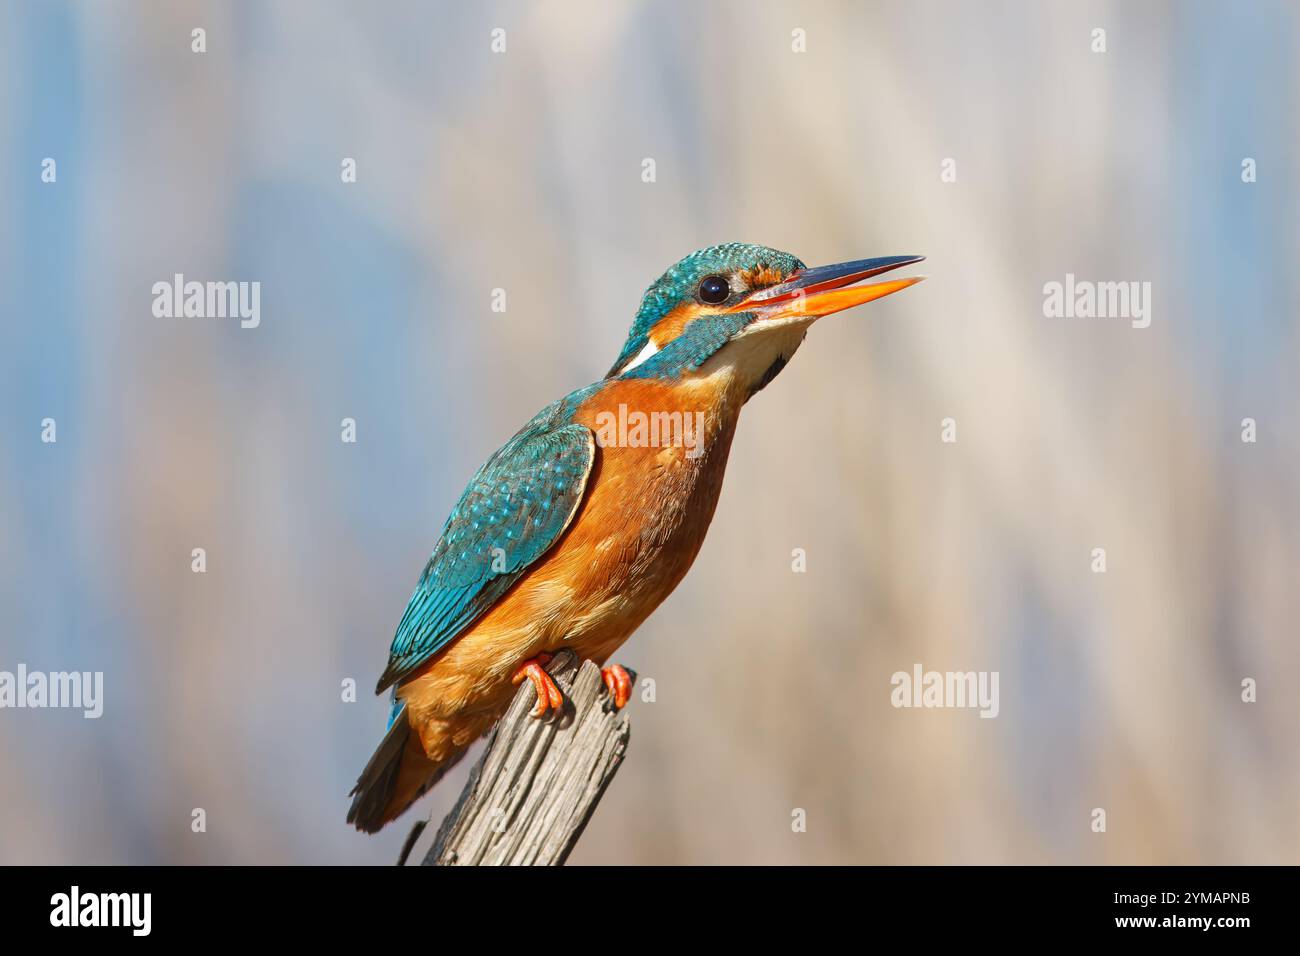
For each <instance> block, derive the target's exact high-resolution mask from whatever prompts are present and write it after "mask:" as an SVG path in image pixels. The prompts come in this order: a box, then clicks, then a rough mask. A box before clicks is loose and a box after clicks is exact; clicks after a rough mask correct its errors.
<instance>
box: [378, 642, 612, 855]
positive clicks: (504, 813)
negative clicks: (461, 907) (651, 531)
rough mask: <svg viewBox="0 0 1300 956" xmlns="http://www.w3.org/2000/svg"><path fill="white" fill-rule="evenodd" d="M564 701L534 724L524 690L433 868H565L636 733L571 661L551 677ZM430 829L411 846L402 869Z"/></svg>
mask: <svg viewBox="0 0 1300 956" xmlns="http://www.w3.org/2000/svg"><path fill="white" fill-rule="evenodd" d="M546 669H547V670H548V671H549V672H550V674H551V676H552V677H554V678H555V682H556V683H557V684H559V686H560V689H561V690H562V691H563V692H564V696H565V698H566V706H565V708H564V711H563V712H562V713H561V714H560V715H556V716H552V717H550V718H542V719H537V718H534V717H531V716H530V715H529V711H531V710H532V709H533V705H534V704H535V703H536V700H537V696H536V693H535V691H534V690H533V686H532V683H531V682H530V681H524V682H523V684H522V685H521V686H520V688H519V692H518V693H517V694H515V699H514V700H513V701H512V702H511V704H510V709H509V710H508V711H506V715H505V716H504V717H502V718H501V720H500V721H499V722H498V723H497V726H496V728H495V729H494V730H493V731H492V734H491V736H490V738H489V740H488V745H487V750H486V751H485V752H484V754H483V756H482V757H481V758H480V759H479V761H478V763H477V764H475V765H474V769H473V770H472V771H471V772H470V776H469V781H468V783H466V784H465V789H464V790H463V791H462V792H461V795H460V799H459V800H457V801H456V806H455V807H453V808H452V811H451V813H449V814H447V817H446V819H444V820H443V821H442V826H440V827H439V828H438V835H437V837H436V838H435V839H434V841H433V847H432V848H431V849H430V850H429V852H428V854H427V855H426V856H425V858H424V865H425V866H492V865H512V866H518V865H527V866H560V865H562V864H563V863H564V861H565V859H566V858H567V857H568V855H569V852H570V851H571V850H572V849H573V847H574V845H575V844H576V843H577V842H578V837H580V836H582V830H583V828H584V827H585V826H586V825H587V821H588V820H590V819H591V814H592V813H593V812H594V811H595V809H596V804H597V803H599V802H600V798H601V797H602V796H603V795H604V793H605V788H606V787H608V786H609V782H610V781H611V780H613V779H614V774H615V773H616V772H618V768H619V765H620V764H622V762H623V755H624V754H625V753H626V752H627V743H628V739H629V737H631V734H632V729H631V725H630V723H629V721H628V717H627V714H626V713H621V712H618V711H615V710H614V709H613V705H612V703H611V702H610V698H609V695H608V693H607V692H606V690H605V684H604V681H603V679H602V678H601V674H600V668H599V667H597V666H596V665H595V664H593V663H592V662H591V661H585V662H583V664H582V666H581V667H579V666H578V658H577V656H576V655H575V654H574V653H573V652H572V651H567V650H565V651H561V652H559V653H558V654H556V655H555V657H553V658H552V659H551V662H550V663H549V664H548V665H547V668H546ZM424 827H425V824H423V823H421V824H418V825H417V826H416V829H415V830H413V831H412V833H411V835H410V837H408V838H407V841H406V846H405V847H404V848H403V850H402V859H401V860H399V861H398V862H399V863H401V862H403V861H404V860H405V858H406V856H407V854H409V853H410V851H411V848H412V847H413V846H414V844H415V841H416V839H417V838H418V837H419V835H420V832H421V831H422V830H423V829H424Z"/></svg>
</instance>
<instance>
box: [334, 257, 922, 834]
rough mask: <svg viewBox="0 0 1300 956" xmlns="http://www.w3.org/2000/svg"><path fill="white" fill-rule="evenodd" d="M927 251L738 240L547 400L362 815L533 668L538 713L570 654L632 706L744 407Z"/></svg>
mask: <svg viewBox="0 0 1300 956" xmlns="http://www.w3.org/2000/svg"><path fill="white" fill-rule="evenodd" d="M923 258H924V257H923V256H887V257H882V258H874V259H859V260H855V261H851V262H842V263H838V264H835V265H827V266H818V267H811V268H810V267H808V266H806V265H805V264H804V263H803V262H802V261H801V260H799V259H798V258H796V257H795V256H793V255H791V254H789V253H786V252H780V251H777V250H775V249H771V248H768V247H766V246H761V245H754V244H750V243H739V242H732V243H724V244H721V245H714V246H709V247H708V248H704V249H700V250H698V251H696V252H692V253H691V254H690V255H688V256H686V257H685V258H683V259H682V260H680V261H679V262H677V263H676V264H675V265H673V266H671V267H670V268H669V269H668V270H667V271H666V272H664V273H663V275H662V276H660V277H659V278H658V279H657V280H655V281H654V282H653V283H652V284H651V285H650V287H649V288H648V289H647V290H646V292H645V294H644V296H643V297H642V299H641V304H640V307H639V308H638V310H637V312H636V315H635V318H634V320H633V322H632V327H631V329H630V331H629V332H628V336H627V340H626V342H625V344H624V345H623V348H622V350H621V351H620V352H619V354H618V358H617V359H616V360H615V361H614V364H613V366H612V367H611V368H610V370H609V372H608V373H606V375H605V376H604V378H602V379H600V380H599V381H597V382H595V383H593V384H591V385H588V386H586V387H585V388H580V389H578V390H577V391H575V392H572V393H570V394H569V395H566V396H565V397H564V398H561V399H559V400H558V401H556V402H553V403H552V404H550V405H548V406H546V407H545V408H544V409H542V410H541V411H540V412H538V414H537V415H535V416H534V417H533V418H532V419H531V420H530V421H528V422H527V424H525V425H524V426H523V427H522V428H521V429H519V431H518V432H516V433H515V435H514V436H513V437H512V438H511V439H510V440H509V441H507V442H506V443H505V444H504V445H502V446H501V447H500V448H499V449H498V450H497V451H496V452H494V453H493V454H492V455H491V456H490V457H489V458H488V459H487V461H486V462H485V463H484V464H483V465H482V467H480V468H479V470H478V471H477V472H476V473H475V475H474V476H473V477H472V478H471V479H470V481H469V484H468V485H467V486H466V488H465V489H464V491H463V492H462V494H461V496H460V498H459V500H458V501H457V502H456V504H455V506H454V507H453V508H452V511H451V515H450V516H449V517H448V518H447V521H446V524H445V525H444V526H443V529H442V534H441V536H440V537H439V538H438V541H437V543H436V545H435V546H434V548H433V552H432V555H431V556H430V558H429V560H428V563H427V564H426V565H425V567H424V571H423V573H422V574H421V575H420V578H419V581H418V583H417V584H416V586H415V590H414V593H413V594H412V595H411V598H410V601H409V602H408V604H407V606H406V610H405V612H404V613H403V615H402V618H401V621H400V622H399V624H398V626H397V631H396V634H395V636H394V638H393V641H392V646H391V648H390V651H389V658H388V664H387V666H386V668H385V669H384V671H383V673H382V675H381V676H380V678H379V681H378V684H377V686H376V688H375V693H376V694H382V693H383V692H384V691H385V690H388V689H390V688H391V692H392V705H391V708H390V712H389V718H388V727H387V731H386V733H385V735H384V737H383V739H382V740H381V742H380V743H379V745H378V747H377V748H376V749H375V751H374V754H373V755H372V756H371V758H370V760H369V761H368V762H367V763H366V766H365V768H364V769H363V770H362V772H361V774H360V776H359V777H358V779H357V783H356V786H355V787H354V789H353V790H352V793H351V794H350V796H351V797H352V804H351V806H350V808H349V810H348V815H347V822H348V823H350V824H352V825H354V826H355V827H356V828H357V829H358V830H361V831H363V832H367V833H375V832H378V831H379V830H380V829H381V828H382V827H383V826H384V825H385V824H387V823H389V822H390V821H392V820H394V819H395V818H396V817H398V816H400V815H401V814H402V813H403V812H404V811H405V810H406V809H407V808H409V807H410V806H411V804H412V803H414V802H415V801H416V800H417V799H418V798H419V797H420V796H421V795H422V794H424V793H425V792H426V791H427V790H428V789H429V788H430V787H432V786H433V785H434V784H435V783H436V782H437V781H438V780H439V779H440V778H441V777H442V776H443V774H445V773H446V771H447V770H448V769H449V768H450V767H451V766H453V765H454V764H455V763H456V761H457V760H458V759H459V758H460V757H461V756H463V755H464V753H465V751H466V750H467V749H468V748H469V747H470V746H471V745H472V744H473V743H474V741H476V740H477V739H478V738H479V737H481V736H483V735H484V734H485V733H487V731H489V730H490V729H491V728H492V726H493V725H494V724H495V723H496V721H497V720H499V719H500V717H501V716H502V715H503V714H504V713H505V711H506V709H507V708H508V707H509V704H510V701H511V699H512V698H513V696H514V694H515V692H516V687H517V685H519V684H521V683H522V682H523V681H525V680H527V681H529V682H531V684H532V686H533V688H534V690H535V692H536V702H535V704H534V706H533V709H532V711H531V713H532V715H533V716H534V717H538V718H543V717H546V716H547V715H548V714H554V713H556V712H560V711H562V709H563V707H564V696H563V694H562V693H561V691H560V689H559V687H558V686H557V685H556V684H555V682H554V680H553V679H552V678H551V677H550V675H549V674H548V673H547V671H546V664H547V663H548V661H549V660H550V657H551V656H552V655H553V654H554V653H555V652H556V651H558V650H559V649H561V648H570V649H571V650H573V651H574V652H575V653H576V654H577V655H578V657H579V658H580V659H590V660H592V661H594V662H596V663H597V664H599V665H601V667H602V671H601V674H602V678H603V680H604V683H605V686H606V689H607V691H608V695H609V705H610V706H613V707H617V708H621V707H623V706H624V705H625V704H626V703H627V701H628V700H629V698H630V696H631V694H632V693H633V690H634V685H633V674H632V672H630V671H628V669H627V668H625V667H623V666H621V665H618V664H607V663H606V662H607V661H608V660H609V658H610V657H611V656H612V655H613V653H614V652H615V650H617V649H618V647H619V646H620V645H622V644H623V642H624V641H625V640H626V639H627V638H628V637H629V636H630V635H631V634H632V633H633V632H634V631H635V630H636V629H637V628H638V627H639V626H640V625H641V623H642V622H643V621H645V619H646V618H647V617H648V616H649V615H650V614H651V612H653V611H654V610H655V609H656V608H657V607H658V606H659V604H660V603H661V602H662V601H663V600H664V599H665V598H667V597H668V595H669V594H670V593H672V591H673V589H674V588H675V587H676V586H677V585H678V583H680V582H681V580H682V579H683V577H684V576H685V575H686V573H687V571H688V570H689V569H690V567H691V564H692V563H693V562H694V560H695V557H696V555H697V554H698V553H699V550H700V547H701V545H702V544H703V542H704V537H705V532H706V531H707V530H708V527H709V523H710V522H711V520H712V518H713V513H714V509H715V507H716V505H717V502H718V496H719V493H720V492H721V490H722V479H723V473H724V471H725V470H726V464H727V457H728V454H729V452H730V449H731V443H732V437H733V436H734V434H735V431H736V425H737V422H738V420H739V416H740V410H741V408H742V407H743V406H744V405H745V403H746V402H748V401H749V400H750V399H751V398H753V397H754V396H755V395H756V394H757V393H758V392H760V391H762V390H763V389H764V388H765V387H766V386H767V385H769V384H770V383H771V382H772V380H773V379H774V378H775V377H776V376H777V375H778V374H780V372H781V370H782V369H783V368H785V366H786V363H787V362H789V361H790V358H791V357H792V356H793V355H794V353H795V350H796V349H798V348H799V346H800V344H801V343H802V342H803V340H804V336H805V335H806V333H807V331H808V329H809V327H810V326H811V325H812V324H813V323H814V322H816V321H817V320H818V319H820V318H822V317H824V316H827V315H831V314H832V313H836V312H841V311H843V310H845V309H849V308H852V307H854V306H858V305H862V304H864V303H866V302H870V301H872V300H874V299H879V298H881V297H883V296H886V295H890V294H891V293H894V292H898V291H899V290H901V289H905V288H907V287H908V286H911V285H913V284H914V283H916V282H919V281H921V279H922V278H924V276H913V277H909V278H898V279H891V280H882V281H875V282H864V280H867V279H872V278H874V277H876V276H879V275H881V274H883V273H886V272H889V271H890V270H893V269H897V268H899V267H902V266H907V265H911V264H912V263H916V262H920V261H921V260H922V259H923ZM647 421H650V422H654V423H656V424H658V425H661V426H662V427H658V428H654V427H646V423H647Z"/></svg>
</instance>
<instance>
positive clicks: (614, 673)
mask: <svg viewBox="0 0 1300 956" xmlns="http://www.w3.org/2000/svg"><path fill="white" fill-rule="evenodd" d="M600 676H601V677H603V678H605V686H606V687H607V688H609V696H610V697H611V698H613V700H614V709H615V710H621V709H622V708H623V707H624V706H625V705H626V704H627V702H628V701H629V700H631V699H632V675H631V674H629V673H628V670H627V668H626V667H624V666H623V665H622V664H610V665H609V666H608V667H602V668H601V669H600Z"/></svg>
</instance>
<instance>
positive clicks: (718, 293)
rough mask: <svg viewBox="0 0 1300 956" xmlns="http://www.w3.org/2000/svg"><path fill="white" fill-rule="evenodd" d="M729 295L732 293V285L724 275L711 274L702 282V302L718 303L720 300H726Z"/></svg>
mask: <svg viewBox="0 0 1300 956" xmlns="http://www.w3.org/2000/svg"><path fill="white" fill-rule="evenodd" d="M729 295H731V286H729V285H727V280H726V279H724V278H722V276H709V277H708V278H706V279H705V280H704V281H703V282H701V283H700V301H701V302H707V303H709V305H717V304H718V303H719V302H726V301H727V296H729Z"/></svg>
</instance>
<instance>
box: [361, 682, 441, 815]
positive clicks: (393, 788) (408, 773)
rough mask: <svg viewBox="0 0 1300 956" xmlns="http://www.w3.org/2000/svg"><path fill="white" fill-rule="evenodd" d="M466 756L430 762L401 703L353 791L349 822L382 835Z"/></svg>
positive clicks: (404, 706) (404, 705) (403, 704)
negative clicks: (382, 832) (388, 826)
mask: <svg viewBox="0 0 1300 956" xmlns="http://www.w3.org/2000/svg"><path fill="white" fill-rule="evenodd" d="M463 754H464V750H460V751H459V752H458V753H456V754H455V755H454V756H453V757H451V758H450V759H447V760H443V761H441V762H435V761H433V760H430V759H429V758H428V756H427V755H426V754H425V752H424V745H423V744H421V743H420V737H419V735H418V734H416V733H414V732H413V731H412V729H411V722H410V721H409V720H407V718H406V704H405V703H404V702H403V703H401V704H400V706H399V707H398V708H397V710H396V711H395V712H394V713H393V716H392V718H391V719H390V723H389V727H388V733H386V734H384V739H383V740H381V741H380V742H379V746H378V747H376V748H375V752H374V753H373V754H371V756H370V760H369V762H368V763H367V764H366V768H365V769H364V770H362V771H361V776H360V777H358V778H357V785H356V786H355V787H353V788H352V794H351V796H352V806H351V807H350V808H349V809H348V823H351V824H352V825H353V826H355V827H356V828H357V829H358V830H361V831H362V832H363V833H378V832H379V831H380V830H381V829H382V828H383V826H384V824H386V823H389V822H391V821H392V820H395V819H397V818H398V817H399V816H401V815H402V814H403V813H404V812H405V811H406V810H407V808H408V807H410V805H411V804H413V803H414V802H415V801H416V800H418V799H419V798H420V797H421V796H422V795H423V794H424V792H425V791H426V790H428V789H429V788H430V787H432V786H433V785H434V784H435V783H437V782H438V781H439V780H440V779H441V778H442V775H443V774H444V773H446V772H447V771H448V770H450V769H451V768H452V766H453V765H454V764H455V763H456V762H457V761H458V760H459V759H460V757H461V756H462V755H463Z"/></svg>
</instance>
